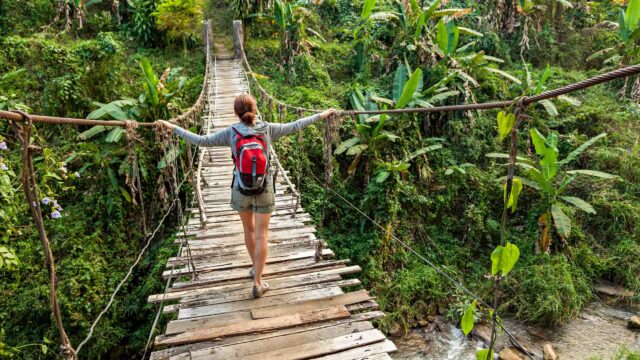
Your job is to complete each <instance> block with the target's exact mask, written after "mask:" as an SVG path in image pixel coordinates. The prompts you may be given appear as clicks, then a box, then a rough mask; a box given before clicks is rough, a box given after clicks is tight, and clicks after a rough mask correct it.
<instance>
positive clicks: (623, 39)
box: [587, 0, 640, 102]
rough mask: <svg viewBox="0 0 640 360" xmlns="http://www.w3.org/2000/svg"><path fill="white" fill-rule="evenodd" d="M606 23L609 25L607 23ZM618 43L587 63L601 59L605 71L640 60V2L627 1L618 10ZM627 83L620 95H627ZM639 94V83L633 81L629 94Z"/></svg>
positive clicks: (597, 53) (638, 96) (635, 0)
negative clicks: (622, 7) (625, 6)
mask: <svg viewBox="0 0 640 360" xmlns="http://www.w3.org/2000/svg"><path fill="white" fill-rule="evenodd" d="M607 23H611V22H609V21H607ZM613 25H617V27H618V36H619V37H620V42H619V43H618V44H617V45H616V46H613V47H609V48H605V49H602V50H599V51H597V52H595V53H594V54H593V55H591V56H589V57H588V58H587V61H590V60H594V59H602V60H603V65H604V69H605V70H610V69H614V68H619V67H622V66H627V65H631V64H634V63H637V62H638V59H640V46H638V43H639V42H640V0H629V2H628V4H627V8H626V9H625V10H622V9H620V13H619V16H618V23H617V24H615V23H614V24H613ZM627 84H628V81H627V80H625V82H624V86H623V87H622V89H621V91H620V93H621V94H622V95H625V94H627ZM638 93H640V81H635V82H634V85H633V88H632V89H631V92H630V94H638ZM634 100H636V101H637V102H639V101H640V95H635V96H634Z"/></svg>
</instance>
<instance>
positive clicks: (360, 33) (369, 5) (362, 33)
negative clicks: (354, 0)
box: [353, 0, 398, 73]
mask: <svg viewBox="0 0 640 360" xmlns="http://www.w3.org/2000/svg"><path fill="white" fill-rule="evenodd" d="M375 6H376V0H364V2H363V4H362V11H361V12H360V19H359V20H358V24H357V25H356V27H355V29H354V30H353V40H354V49H355V52H356V56H355V62H354V66H355V71H356V73H359V72H360V71H362V69H363V68H364V64H365V56H366V54H367V52H368V49H369V47H370V46H371V44H372V43H373V41H374V40H373V39H372V36H371V29H372V28H373V25H374V24H375V23H378V22H392V21H395V20H397V19H398V14H397V13H395V12H391V11H379V12H374V11H373V9H374V8H375Z"/></svg>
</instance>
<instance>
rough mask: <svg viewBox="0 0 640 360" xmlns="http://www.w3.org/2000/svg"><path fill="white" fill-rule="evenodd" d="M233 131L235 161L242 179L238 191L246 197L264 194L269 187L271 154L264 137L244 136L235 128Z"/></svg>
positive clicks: (260, 135)
mask: <svg viewBox="0 0 640 360" xmlns="http://www.w3.org/2000/svg"><path fill="white" fill-rule="evenodd" d="M233 131H235V132H236V152H235V154H236V155H235V156H234V157H233V161H234V163H235V165H236V169H237V171H238V175H239V177H240V179H239V182H238V185H239V186H238V189H239V190H240V193H242V194H244V195H258V194H262V193H263V192H264V191H265V189H266V187H267V175H268V174H269V153H268V151H267V149H266V147H267V146H266V143H265V141H264V135H262V134H250V135H242V134H241V133H240V132H239V131H238V130H236V128H235V127H233ZM234 178H235V177H234ZM231 186H232V187H233V184H232V185H231Z"/></svg>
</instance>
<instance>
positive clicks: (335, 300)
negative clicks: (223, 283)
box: [251, 290, 373, 319]
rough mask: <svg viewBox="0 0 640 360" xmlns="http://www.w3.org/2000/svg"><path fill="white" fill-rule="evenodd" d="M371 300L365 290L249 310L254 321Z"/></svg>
mask: <svg viewBox="0 0 640 360" xmlns="http://www.w3.org/2000/svg"><path fill="white" fill-rule="evenodd" d="M371 299H373V298H372V297H371V296H369V293H368V292H367V291H366V290H360V291H354V292H351V293H347V294H340V295H335V296H331V297H327V298H322V299H318V300H308V301H302V302H298V303H295V304H284V305H277V306H271V307H265V308H255V309H252V310H251V316H252V317H253V318H254V319H265V318H275V317H279V316H283V315H284V314H290V313H292V312H296V313H297V312H305V311H309V310H310V309H318V308H325V307H331V306H337V305H350V304H357V303H359V302H363V301H367V300H371Z"/></svg>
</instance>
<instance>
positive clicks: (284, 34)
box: [250, 0, 325, 81]
mask: <svg viewBox="0 0 640 360" xmlns="http://www.w3.org/2000/svg"><path fill="white" fill-rule="evenodd" d="M304 4H305V3H304V2H297V3H295V4H292V3H287V2H286V1H284V0H275V2H274V3H273V12H272V14H271V15H263V14H253V15H251V16H250V17H253V16H259V17H263V18H267V19H270V20H271V21H272V22H273V23H274V24H275V25H276V28H277V31H278V33H279V35H280V60H281V62H282V63H283V64H285V66H286V73H287V79H288V80H289V81H291V80H292V79H293V77H294V76H295V72H294V66H293V60H294V57H295V56H296V55H297V54H299V53H300V52H301V50H302V48H303V45H313V44H312V43H311V42H310V41H308V40H307V39H306V33H307V32H309V33H310V34H312V35H315V36H316V37H318V38H319V39H320V40H321V41H325V40H324V38H323V37H322V35H320V33H319V32H318V31H316V30H314V29H311V28H308V27H306V26H305V23H307V22H308V20H309V17H310V15H311V14H310V12H309V9H307V8H305V7H304V6H303V5H304Z"/></svg>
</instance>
